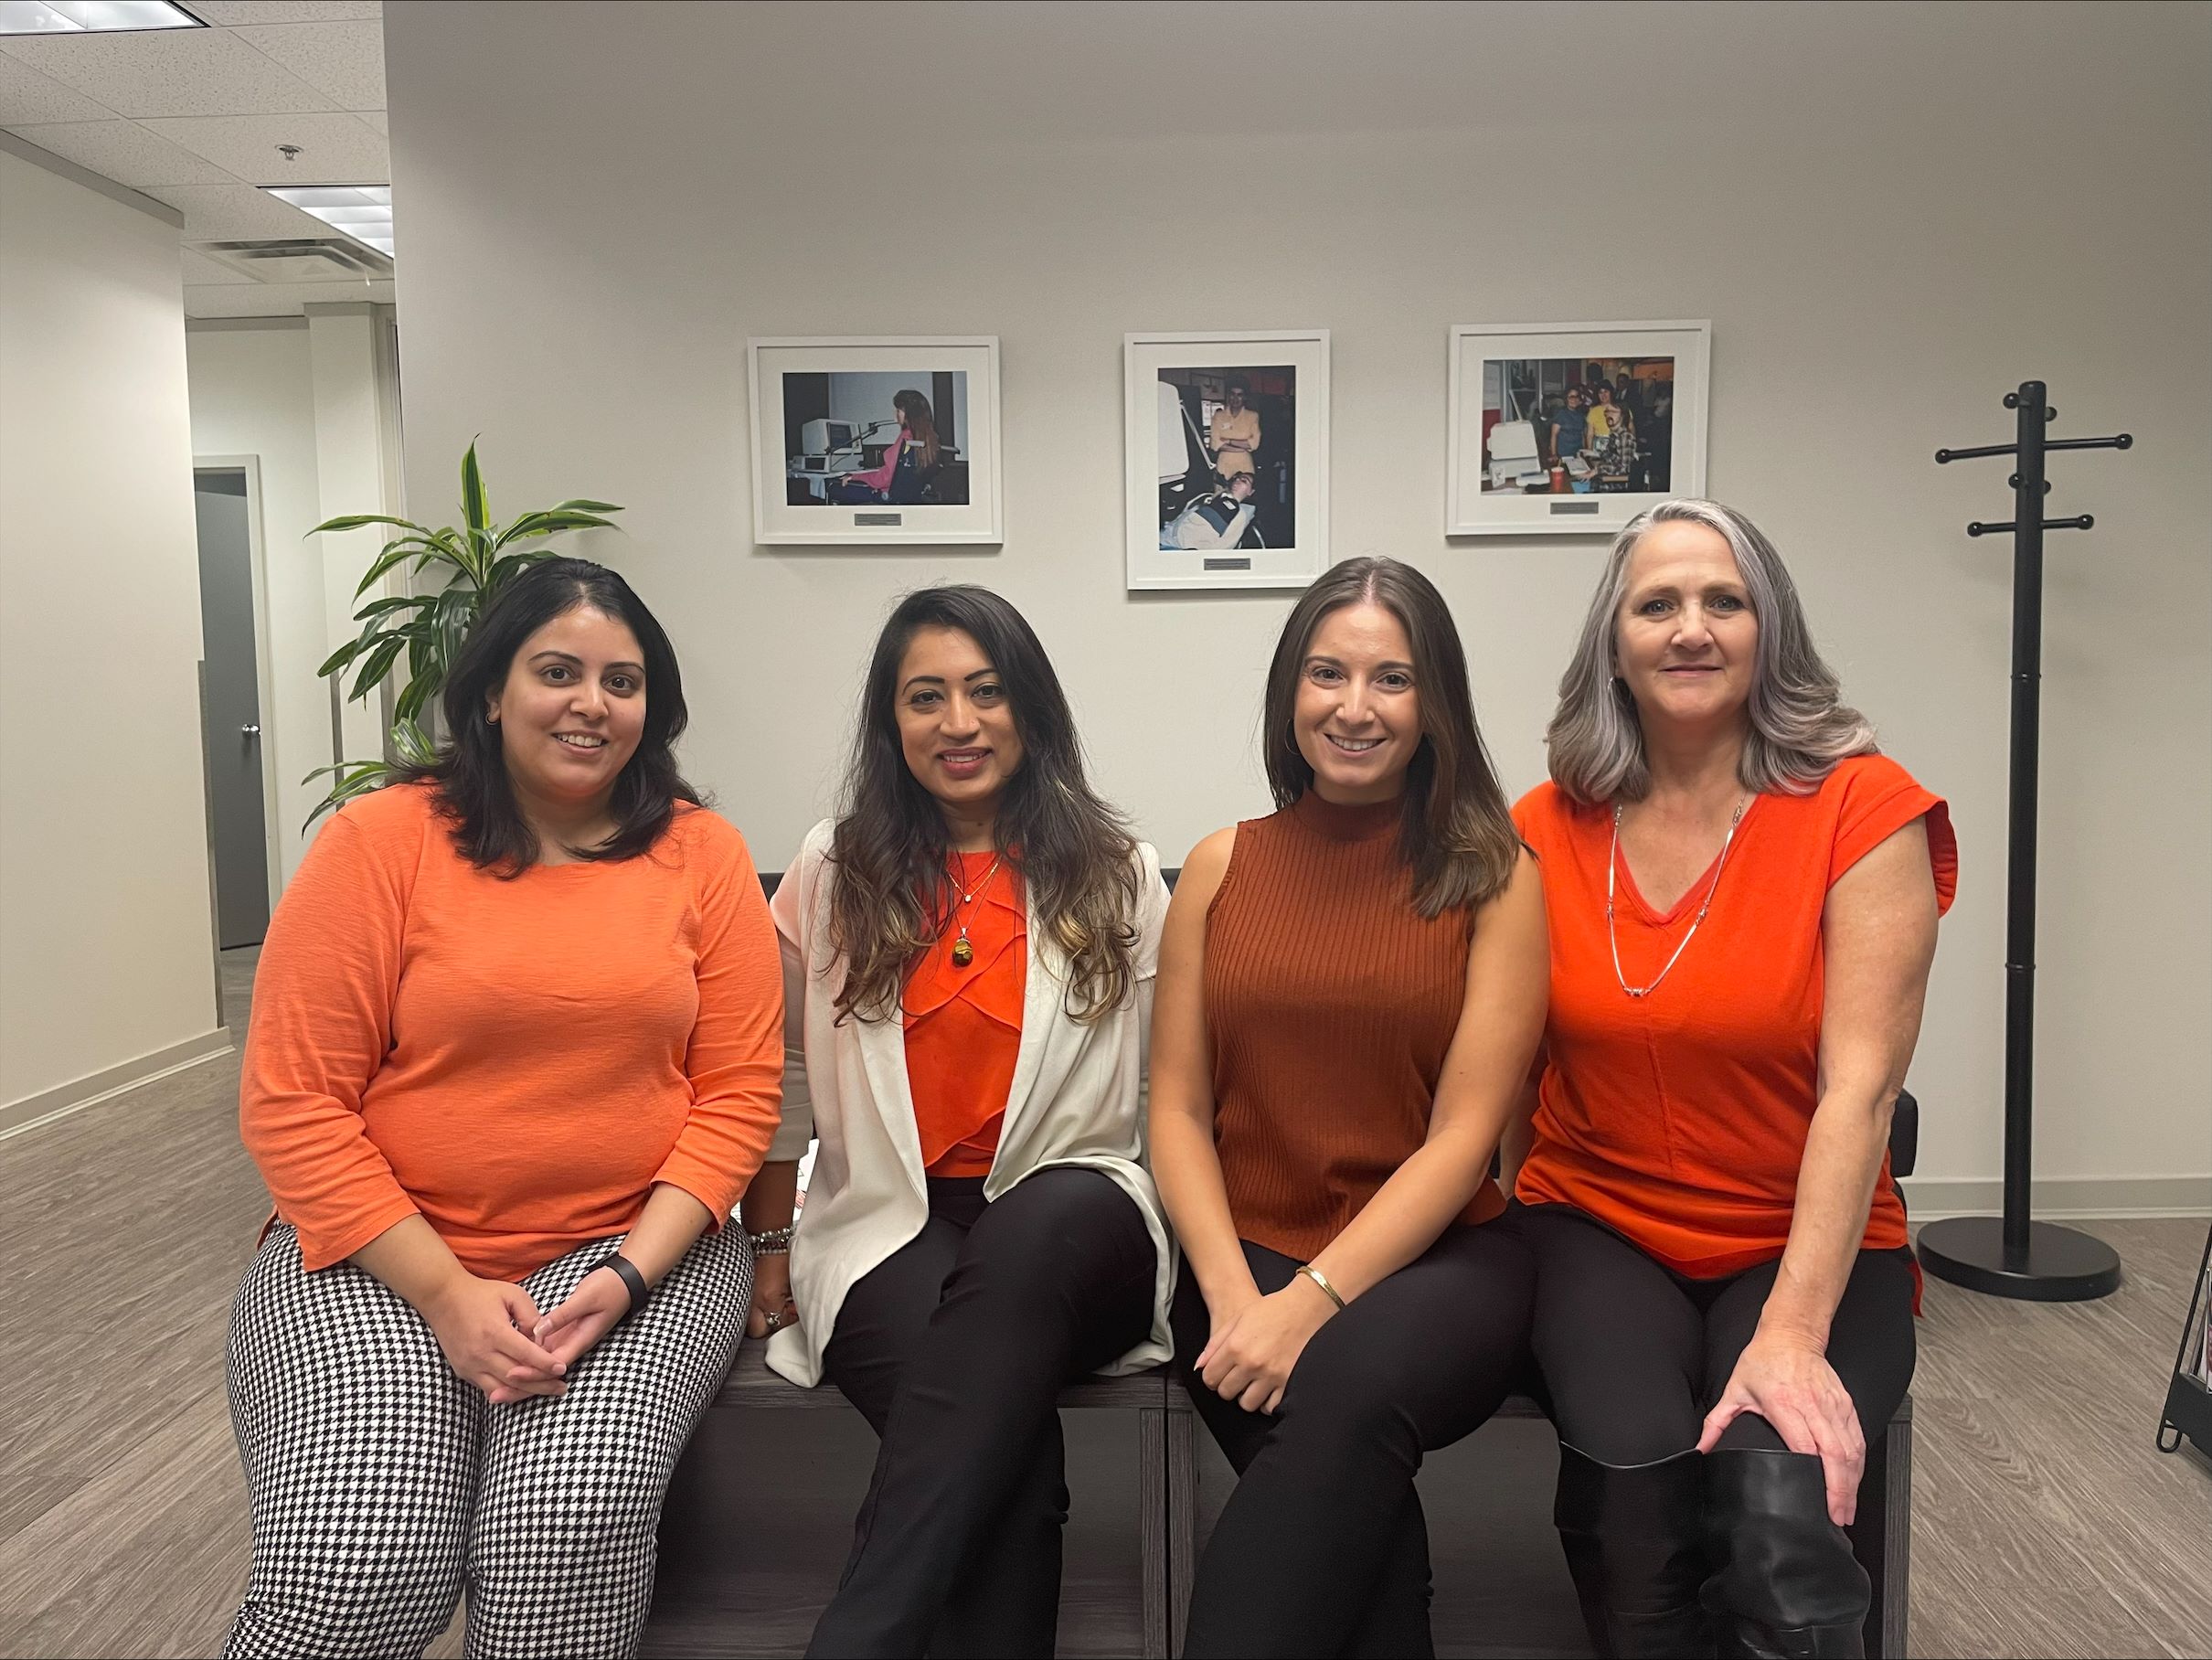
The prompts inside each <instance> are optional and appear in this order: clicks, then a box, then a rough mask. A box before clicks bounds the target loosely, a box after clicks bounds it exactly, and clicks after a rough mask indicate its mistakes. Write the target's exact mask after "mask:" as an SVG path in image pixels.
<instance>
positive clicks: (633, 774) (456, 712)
mask: <svg viewBox="0 0 2212 1660" xmlns="http://www.w3.org/2000/svg"><path fill="white" fill-rule="evenodd" d="M578 610H590V611H596V612H601V614H602V615H605V616H608V617H611V618H613V619H614V620H615V621H616V622H621V623H622V624H623V625H624V626H625V627H627V628H628V629H629V630H630V632H631V633H633V634H635V635H636V636H637V644H638V649H639V650H640V651H642V652H643V654H644V657H645V663H644V668H645V729H644V732H643V734H642V735H641V736H640V737H639V739H638V743H637V749H636V750H635V752H634V753H633V754H632V755H631V757H630V759H629V761H627V762H625V763H624V764H623V767H622V771H621V772H620V773H619V774H618V775H617V776H616V778H615V781H614V794H613V797H612V799H611V800H610V802H609V803H608V807H607V810H608V812H609V813H610V814H611V815H612V816H613V819H614V834H613V835H611V836H609V837H608V838H607V839H606V840H605V841H603V842H601V843H600V844H599V846H595V847H570V848H569V850H568V851H569V853H570V854H571V855H572V856H573V857H577V858H580V859H593V860H599V859H607V860H613V859H629V858H635V857H638V856H639V855H640V854H643V853H647V852H650V851H651V850H652V848H653V845H654V843H655V842H657V841H659V840H660V838H661V834H662V832H664V831H665V830H666V829H667V828H668V821H669V820H670V819H671V818H673V817H674V816H675V804H676V803H678V802H680V801H682V802H692V803H697V801H698V799H699V796H698V792H697V791H696V790H694V789H693V788H692V787H691V786H690V785H689V784H687V783H686V782H684V779H683V775H682V774H681V773H679V772H678V771H676V766H675V740H676V739H677V738H679V737H680V736H682V734H683V730H684V727H685V725H686V722H688V721H689V719H690V718H691V716H690V711H689V710H687V709H686V708H685V706H684V676H683V675H682V674H681V673H680V672H679V671H678V670H677V668H676V663H675V646H673V645H671V644H669V643H668V634H667V631H666V630H665V629H663V628H662V627H661V625H660V623H659V622H657V621H656V620H655V619H654V614H653V613H652V612H650V611H648V610H646V609H645V602H644V601H643V600H641V599H639V598H638V597H637V594H636V593H635V592H634V591H633V590H632V588H631V586H630V584H629V583H627V582H625V581H623V580H622V578H621V576H619V575H618V574H617V573H615V572H614V571H611V570H609V569H607V568H606V567H605V566H604V565H594V564H593V563H592V562H591V561H590V559H544V560H541V561H540V562H538V563H537V564H536V565H533V566H531V567H530V568H529V569H526V570H525V571H523V572H522V573H521V574H520V575H518V576H516V578H515V580H513V581H511V582H509V583H508V584H507V585H506V586H505V588H503V589H501V590H500V591H499V592H498V594H496V595H495V597H494V598H493V600H492V601H491V603H490V604H488V605H486V606H485V607H484V614H483V615H482V616H480V617H478V618H477V620H476V625H475V627H473V628H472V629H471V630H470V631H469V636H468V639H467V641H466V642H465V643H463V645H462V648H461V655H460V657H459V658H458V659H456V660H455V662H454V664H453V666H452V670H451V671H450V672H449V673H448V675H447V676H446V682H445V694H444V700H443V708H444V711H445V728H446V731H447V732H448V733H449V734H450V736H449V738H448V739H447V740H446V742H445V745H444V746H443V748H441V750H440V751H439V754H438V759H437V760H436V761H433V762H431V764H430V765H429V766H425V767H412V768H409V769H406V770H405V771H402V772H401V774H400V776H399V782H403V783H416V782H426V783H430V784H432V785H434V786H435V787H436V789H437V792H438V806H439V811H440V812H441V814H442V815H443V816H444V818H445V819H446V820H447V822H448V823H449V824H450V825H452V834H453V845H454V846H456V847H458V848H460V849H461V852H462V856H463V857H465V858H466V859H467V860H468V861H469V863H471V864H472V865H474V866H475V867H477V868H478V869H480V870H491V871H494V872H495V873H496V874H497V875H499V876H502V877H507V878H512V877H516V876H520V875H521V874H522V873H523V872H524V871H525V870H527V869H528V868H529V867H531V866H532V865H535V864H536V863H537V856H538V852H539V848H538V843H537V831H535V830H533V829H532V828H531V827H530V822H529V820H528V819H526V818H525V817H524V816H523V813H522V809H521V808H520V807H519V806H517V805H516V801H515V788H514V785H513V784H512V783H511V782H508V779H507V762H506V754H505V750H504V748H503V747H502V743H501V740H500V735H499V728H498V727H497V726H496V725H495V724H494V723H493V722H492V721H491V720H490V719H489V718H487V715H486V708H487V706H488V704H489V702H490V700H491V698H492V697H493V695H494V694H495V693H496V692H497V691H498V690H499V689H500V687H502V686H505V684H506V682H507V675H508V672H509V671H510V670H511V669H512V668H513V666H514V664H515V658H516V654H518V653H519V652H520V651H521V650H522V648H523V646H524V644H526V642H527V641H528V640H529V638H530V636H531V635H532V634H534V633H537V631H538V630H539V629H541V628H543V627H544V626H545V625H546V624H547V623H548V622H552V621H553V619H554V618H556V617H562V616H566V615H567V614H568V613H569V612H572V611H578Z"/></svg>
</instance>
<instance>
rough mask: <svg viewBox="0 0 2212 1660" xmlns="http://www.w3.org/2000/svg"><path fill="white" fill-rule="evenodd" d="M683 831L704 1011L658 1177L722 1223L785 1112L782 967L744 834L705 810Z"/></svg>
mask: <svg viewBox="0 0 2212 1660" xmlns="http://www.w3.org/2000/svg"><path fill="white" fill-rule="evenodd" d="M676 833H677V834H679V835H683V837H684V838H685V842H686V859H687V860H688V861H689V863H690V866H691V869H692V872H693V881H694V884H695V886H694V889H693V898H692V904H693V907H694V910H695V914H696V916H697V923H698V982H699V1012H698V1016H697V1020H696V1022H695V1023H694V1025H693V1027H692V1031H691V1044H690V1047H689V1048H688V1049H687V1050H686V1055H685V1062H684V1070H685V1073H686V1076H687V1077H689V1079H690V1080H691V1113H690V1116H689V1117H688V1119H686V1122H685V1124H684V1128H683V1130H682V1132H681V1133H679V1134H678V1135H677V1137H676V1142H675V1147H674V1148H672V1149H671V1150H670V1152H669V1155H668V1156H667V1158H666V1159H665V1160H664V1161H663V1162H662V1165H661V1167H660V1169H659V1170H658V1172H656V1173H655V1175H654V1180H655V1181H662V1182H666V1183H668V1184H669V1185H670V1186H676V1187H681V1188H682V1189H683V1190H684V1191H685V1192H686V1193H688V1194H690V1195H691V1197H694V1198H696V1199H697V1200H698V1201H699V1203H700V1204H702V1205H704V1206H706V1207H707V1212H708V1214H709V1215H710V1216H711V1217H712V1218H714V1219H713V1223H712V1226H714V1227H717V1228H718V1227H720V1226H721V1224H722V1222H723V1220H724V1219H725V1218H727V1217H728V1215H729V1213H730V1212H731V1210H733V1209H734V1208H736V1206H737V1202H738V1199H739V1196H740V1195H742V1194H743V1193H744V1191H745V1189H746V1187H747V1186H749V1185H750V1183H751V1181H752V1178H753V1175H754V1173H755V1172H756V1171H758V1170H759V1169H760V1162H761V1160H762V1159H764V1158H765V1157H767V1155H768V1148H769V1144H770V1142H771V1141H772V1140H773V1139H774V1137H775V1133H776V1129H777V1126H778V1125H779V1123H781V1122H782V1100H783V1097H782V1083H783V966H782V956H781V953H780V952H779V949H778V947H777V944H776V927H775V923H774V922H773V921H772V920H770V917H769V914H768V900H767V899H766V897H765V896H763V895H762V893H761V892H760V875H759V873H758V872H757V871H756V870H754V868H753V862H752V855H751V854H750V852H749V851H748V850H747V848H746V846H745V838H744V837H743V836H741V835H739V834H738V832H737V830H736V828H735V827H734V826H733V825H730V824H729V823H728V821H726V820H724V819H722V818H720V817H718V816H717V815H716V814H712V813H708V812H707V811H706V810H705V809H703V808H701V809H694V810H693V811H691V812H688V813H686V814H684V819H683V822H682V824H681V825H680V826H679V828H678V830H677V832H676Z"/></svg>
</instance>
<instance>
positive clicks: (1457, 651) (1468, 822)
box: [1262, 559, 1521, 917]
mask: <svg viewBox="0 0 2212 1660" xmlns="http://www.w3.org/2000/svg"><path fill="white" fill-rule="evenodd" d="M1362 604H1365V605H1379V606H1381V607H1382V608H1383V609H1384V610H1385V611H1388V612H1389V613H1390V614H1391V615H1392V616H1394V617H1396V618H1397V619H1398V622H1399V623H1400V624H1401V625H1402V626H1403V627H1404V628H1405V631H1406V638H1407V641H1408V643H1409V644H1410V645H1411V646H1412V648H1413V683H1414V685H1415V686H1416V687H1417V688H1418V690H1419V692H1420V721H1421V740H1420V745H1419V747H1418V748H1416V749H1415V750H1414V752H1413V760H1412V761H1411V762H1410V763H1409V765H1408V767H1407V768H1406V797H1405V817H1404V820H1403V821H1402V823H1401V824H1400V825H1399V828H1398V849H1399V851H1400V853H1401V854H1402V855H1403V857H1404V858H1405V861H1406V864H1407V866H1408V867H1409V868H1410V869H1411V870H1412V872H1413V906H1414V909H1415V910H1418V911H1420V914H1421V915H1422V916H1424V917H1433V916H1436V915H1438V914H1439V913H1440V912H1441V911H1444V910H1449V909H1451V908H1452V907H1454V906H1462V905H1463V906H1469V907H1473V906H1478V905H1480V904H1482V903H1483V902H1484V900H1485V899H1492V898H1494V897H1495V896H1496V895H1497V894H1499V893H1502V892H1504V891H1505V884H1506V883H1507V882H1508V881H1510V880H1511V879H1512V877H1513V872H1514V867H1515V864H1516V863H1517V862H1518V860H1519V858H1520V855H1521V841H1520V837H1519V835H1517V834H1516V833H1515V830H1514V827H1513V813H1512V809H1511V808H1509V807H1508V806H1507V805H1506V804H1505V791H1504V790H1503V789H1502V788H1500V787H1499V784H1498V778H1497V770H1496V769H1495V768H1494V767H1493V766H1492V765H1491V764H1490V752H1489V750H1487V749H1486V748H1485V747H1484V743H1483V734H1482V730H1481V729H1480V728H1479V727H1477V726H1476V725H1475V720H1474V697H1473V692H1472V691H1471V690H1470V689H1469V686H1468V683H1467V654H1466V652H1465V651H1464V650H1463V649H1462V646H1461V644H1460V635H1459V630H1458V629H1457V628H1456V627H1454V626H1453V625H1452V608H1451V607H1450V606H1449V605H1447V604H1445V602H1444V596H1443V595H1442V594H1441V593H1439V592H1438V591H1437V589H1436V584H1435V583H1433V582H1431V581H1430V580H1429V579H1428V578H1427V577H1425V576H1423V575H1422V574H1421V573H1420V571H1418V570H1416V569H1414V568H1413V567H1412V566H1410V565H1406V564H1401V563H1399V562H1398V560H1396V559H1346V560H1345V561H1344V562H1343V563H1342V564H1340V565H1336V566H1334V567H1332V568H1331V569H1329V570H1328V571H1327V572H1325V573H1324V575H1323V576H1322V577H1320V578H1319V579H1318V580H1316V581H1314V582H1313V585H1312V586H1311V587H1309V588H1308V589H1307V590H1306V591H1305V592H1304V593H1303V594H1302V595H1301V596H1300V597H1299V600H1298V603H1297V604H1296V605H1295V606H1293V607H1292V610H1291V614H1290V616H1289V617H1288V618H1286V619H1285V620H1284V622H1283V624H1282V634H1281V638H1280V639H1278V640H1277V641H1276V642H1275V659H1274V662H1273V663H1272V665H1270V667H1269V669H1268V676H1267V707H1266V713H1265V715H1264V716H1263V717H1262V720H1263V722H1264V730H1265V732H1266V734H1267V736H1266V739H1265V740H1264V744H1263V753H1262V759H1263V760H1264V761H1266V763H1267V782H1268V788H1269V789H1270V790H1271V792H1272V793H1273V794H1274V797H1275V804H1276V805H1277V806H1278V807H1287V806H1289V805H1290V804H1291V803H1292V802H1294V801H1296V800H1297V799H1298V798H1299V797H1300V796H1301V795H1303V794H1304V793H1306V791H1307V790H1309V789H1311V788H1312V787H1313V766H1312V765H1311V764H1310V763H1309V762H1308V761H1307V760H1306V758H1305V755H1304V752H1303V751H1302V750H1300V749H1299V747H1298V732H1297V726H1296V720H1295V715H1296V710H1297V708H1298V683H1299V681H1300V680H1301V679H1302V678H1303V676H1304V674H1305V659H1306V653H1307V652H1308V651H1309V650H1311V649H1312V646H1313V634H1314V631H1315V630H1317V629H1318V628H1320V626H1321V622H1322V619H1323V618H1324V617H1326V616H1328V615H1329V614H1330V613H1331V612H1335V611H1341V610H1342V609H1344V607H1345V606H1347V605H1362Z"/></svg>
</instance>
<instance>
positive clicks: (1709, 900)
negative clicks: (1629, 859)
mask: <svg viewBox="0 0 2212 1660" xmlns="http://www.w3.org/2000/svg"><path fill="white" fill-rule="evenodd" d="M1750 804H1751V798H1750V797H1749V796H1748V795H1744V796H1739V797H1738V798H1737V802H1736V811H1735V812H1734V813H1733V814H1729V816H1728V839H1727V840H1726V841H1723V842H1722V843H1721V844H1720V862H1719V863H1718V864H1717V865H1716V866H1715V867H1713V881H1712V885H1711V886H1710V887H1708V888H1707V889H1706V890H1705V903H1704V904H1702V905H1700V906H1698V907H1697V919H1696V921H1694V922H1692V923H1691V924H1690V931H1689V932H1687V933H1686V934H1684V935H1683V936H1682V943H1681V944H1679V945H1677V946H1675V954H1674V955H1673V956H1671V957H1669V958H1668V959H1667V960H1666V966H1665V967H1664V968H1663V969H1661V970H1660V971H1659V973H1658V974H1656V975H1655V976H1654V978H1653V980H1652V983H1651V984H1649V985H1631V984H1629V983H1628V976H1627V975H1626V974H1622V972H1621V936H1620V934H1619V932H1617V931H1615V929H1614V927H1613V877H1614V872H1615V871H1616V870H1618V869H1619V868H1620V865H1621V803H1619V802H1615V803H1613V845H1612V847H1611V850H1610V851H1609V852H1608V853H1607V854H1606V856H1605V937H1606V939H1607V940H1609V941H1610V942H1611V944H1612V948H1613V978H1614V979H1616V980H1618V981H1619V982H1620V983H1621V989H1622V991H1624V992H1626V993H1627V994H1628V995H1630V996H1631V997H1637V998H1642V997H1648V996H1650V995H1652V994H1653V993H1654V992H1655V991H1657V990H1658V989H1659V983H1660V981H1662V980H1664V979H1665V978H1666V977H1667V975H1668V974H1672V973H1673V972H1674V970H1675V963H1679V962H1681V961H1682V953H1683V952H1686V951H1687V950H1688V949H1689V948H1690V942H1691V941H1692V940H1694V939H1696V937H1697V931H1698V929H1700V928H1702V927H1703V926H1704V925H1705V913H1706V912H1707V911H1708V910H1712V909H1713V896H1714V895H1715V894H1717V893H1718V892H1719V891H1720V875H1721V872H1722V871H1724V870H1726V869H1727V868H1728V849H1729V848H1730V847H1733V846H1735V845H1736V826H1737V825H1740V824H1742V823H1743V814H1744V809H1745V808H1747V807H1749V805H1750Z"/></svg>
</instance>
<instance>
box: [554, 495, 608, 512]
mask: <svg viewBox="0 0 2212 1660" xmlns="http://www.w3.org/2000/svg"><path fill="white" fill-rule="evenodd" d="M547 511H548V513H570V512H581V513H620V512H622V504H621V503H620V502H595V501H592V500H590V499H589V498H588V497H585V496H581V495H580V496H578V497H577V498H576V499H575V500H574V501H567V502H556V503H555V504H554V505H552V506H550V507H548V509H547Z"/></svg>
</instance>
